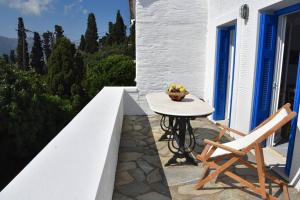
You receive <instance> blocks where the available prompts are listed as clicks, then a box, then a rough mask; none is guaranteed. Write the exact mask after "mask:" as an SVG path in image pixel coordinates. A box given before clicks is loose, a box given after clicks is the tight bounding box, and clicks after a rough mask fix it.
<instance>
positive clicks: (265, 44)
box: [251, 14, 277, 129]
mask: <svg viewBox="0 0 300 200" xmlns="http://www.w3.org/2000/svg"><path fill="white" fill-rule="evenodd" d="M276 36H277V16H275V15H268V14H261V18H260V31H259V45H258V57H257V67H256V80H255V87H254V88H255V90H254V99H253V100H254V101H253V102H254V104H253V113H252V121H251V129H253V128H255V127H256V126H257V125H258V124H260V123H261V122H262V121H263V120H265V119H266V118H267V117H268V116H269V115H270V106H271V99H272V83H273V73H274V60H275V51H276Z"/></svg>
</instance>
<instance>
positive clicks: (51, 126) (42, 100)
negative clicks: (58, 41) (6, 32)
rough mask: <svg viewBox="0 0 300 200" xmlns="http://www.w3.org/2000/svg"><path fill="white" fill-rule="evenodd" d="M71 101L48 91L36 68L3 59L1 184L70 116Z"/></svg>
mask: <svg viewBox="0 0 300 200" xmlns="http://www.w3.org/2000/svg"><path fill="white" fill-rule="evenodd" d="M72 116H73V110H72V104H71V102H70V101H68V100H63V99H61V98H60V97H58V96H52V95H49V94H47V92H46V84H45V82H44V81H43V79H42V78H41V77H40V76H39V75H38V74H37V73H35V72H34V71H33V70H29V71H24V70H20V69H18V68H16V67H14V66H9V65H6V64H5V63H3V61H0V121H1V126H0V162H1V163H2V164H1V165H2V167H1V171H0V176H1V180H0V187H1V188H2V187H3V186H4V185H6V184H7V182H9V181H10V180H11V179H12V178H13V177H14V176H15V175H16V174H17V173H18V172H19V170H21V169H22V168H23V167H24V166H25V165H26V164H27V163H28V162H29V161H30V160H31V159H32V158H33V157H34V156H35V155H36V154H37V153H38V152H39V151H40V150H41V149H42V148H43V147H44V146H45V145H46V144H47V143H48V142H49V141H50V140H51V139H52V138H53V137H54V136H55V135H56V134H57V133H58V132H59V131H60V130H61V129H62V128H63V127H64V126H65V125H66V124H67V123H68V122H69V121H70V119H71V117H72Z"/></svg>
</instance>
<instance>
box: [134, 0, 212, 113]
mask: <svg viewBox="0 0 300 200" xmlns="http://www.w3.org/2000/svg"><path fill="white" fill-rule="evenodd" d="M207 17H208V16H207V0H196V1H188V2H187V1H183V0H137V1H136V52H137V54H136V67H137V71H136V81H137V88H138V90H139V102H140V104H141V106H142V107H144V106H147V104H146V103H145V94H147V93H149V92H154V91H164V90H166V88H167V86H168V84H170V83H173V82H178V83H182V84H183V85H185V86H186V88H187V89H188V90H189V91H190V92H191V93H193V94H196V95H197V96H199V97H202V96H203V95H204V82H205V67H206V65H205V64H206V41H207V40H206V37H207ZM146 109H147V108H146Z"/></svg>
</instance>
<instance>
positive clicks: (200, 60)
mask: <svg viewBox="0 0 300 200" xmlns="http://www.w3.org/2000/svg"><path fill="white" fill-rule="evenodd" d="M244 3H247V4H248V5H249V10H250V15H249V19H248V20H247V21H245V20H244V19H241V18H240V17H239V8H240V6H241V5H242V4H244ZM295 3H299V0H259V1H252V0H213V1H210V0H195V1H189V2H186V1H182V0H137V2H136V45H137V46H136V48H137V61H136V62H137V74H136V80H137V90H138V92H137V94H136V95H133V94H131V97H132V98H133V99H137V100H138V101H136V102H138V103H139V104H140V105H141V107H142V109H143V110H148V108H147V104H146V103H145V99H144V95H145V94H146V93H149V92H153V91H161V90H164V89H165V88H166V87H167V84H169V83H171V82H180V83H182V84H184V85H185V86H186V87H187V88H188V90H190V91H191V93H194V94H196V95H198V96H199V97H204V98H205V99H206V100H207V101H208V102H209V103H211V104H212V102H213V96H214V94H213V88H214V75H215V54H216V49H215V47H216V28H217V27H218V26H222V25H225V24H230V23H232V22H236V24H237V38H236V56H235V71H234V76H235V78H234V83H233V85H234V86H233V100H232V115H231V127H233V128H236V129H239V130H241V131H244V132H248V131H249V129H250V121H251V114H252V104H253V93H254V92H253V89H254V86H255V84H254V80H255V69H256V56H257V46H258V30H259V13H260V11H268V12H272V11H275V10H278V9H281V8H284V7H287V6H289V5H292V4H295ZM146 112H147V111H146ZM298 128H299V126H298ZM298 139H299V133H297V138H296V140H297V141H298ZM295 146H297V143H296V144H295ZM295 152H296V153H294V157H293V160H300V149H298V148H297V147H295ZM298 155H299V156H298ZM297 163H298V162H296V161H295V162H293V166H292V168H293V170H292V172H291V177H290V178H291V179H292V178H293V177H294V176H295V173H296V171H297V170H296V169H298V168H299V166H300V163H298V164H297ZM294 183H295V181H294ZM299 188H300V184H299Z"/></svg>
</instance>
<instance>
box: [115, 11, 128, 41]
mask: <svg viewBox="0 0 300 200" xmlns="http://www.w3.org/2000/svg"><path fill="white" fill-rule="evenodd" d="M113 35H114V37H113V39H114V42H115V43H117V44H121V43H123V42H125V40H126V26H125V24H124V20H123V17H122V15H121V13H120V10H118V12H117V16H116V23H115V25H114V34H113Z"/></svg>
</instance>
